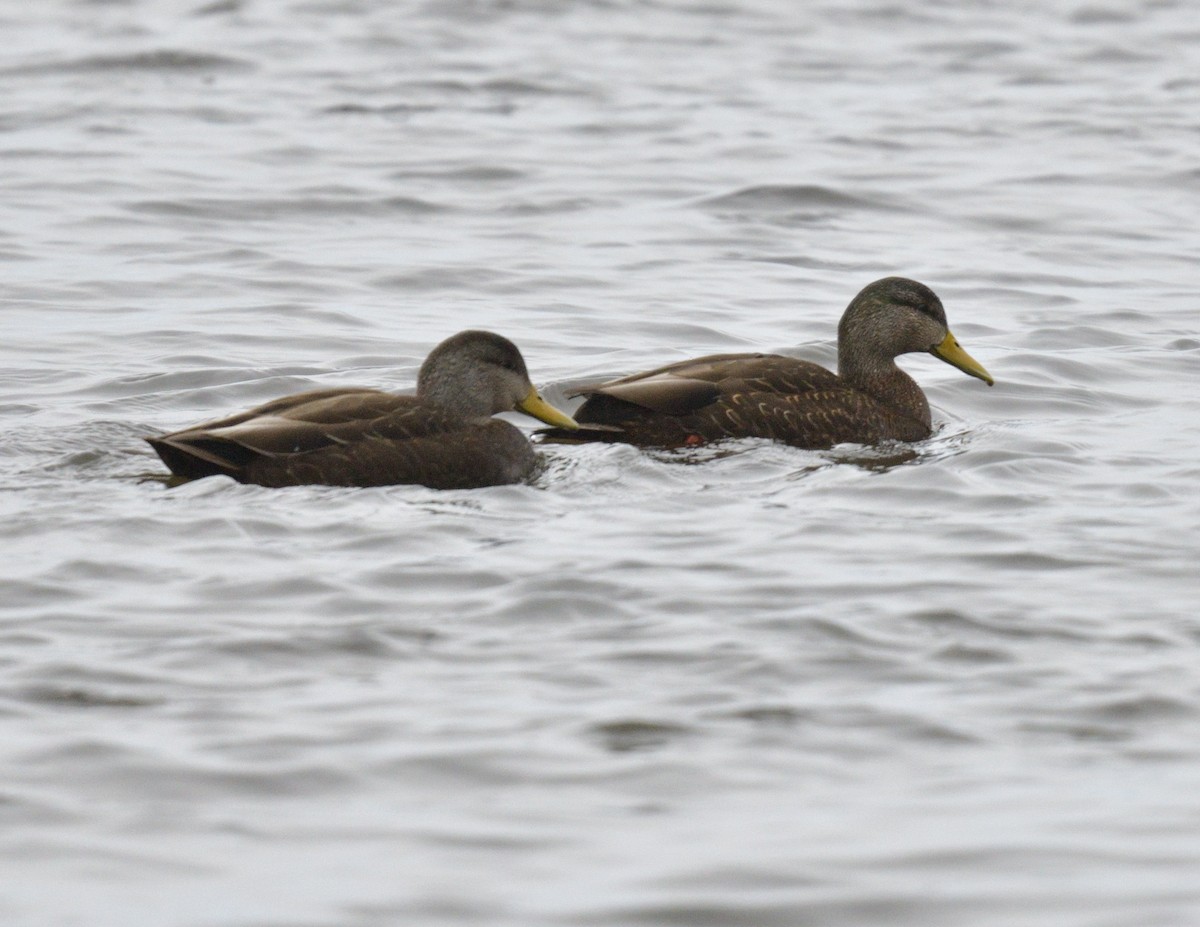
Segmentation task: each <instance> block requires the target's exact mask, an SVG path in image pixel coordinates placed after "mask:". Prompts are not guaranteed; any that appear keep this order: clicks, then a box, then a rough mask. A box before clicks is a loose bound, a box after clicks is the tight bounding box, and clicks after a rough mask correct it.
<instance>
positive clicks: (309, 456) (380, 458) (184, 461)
mask: <svg viewBox="0 0 1200 927" xmlns="http://www.w3.org/2000/svg"><path fill="white" fill-rule="evenodd" d="M514 409H515V410H517V411H520V412H524V413H525V414H526V415H531V416H533V417H534V418H536V419H540V420H541V421H543V422H546V423H547V424H549V425H554V426H556V427H558V428H560V429H563V430H568V431H569V430H571V429H573V428H574V427H575V422H574V420H573V419H572V418H571V417H570V416H569V415H566V414H565V413H563V412H560V411H559V410H558V409H556V408H554V407H553V406H551V405H550V404H549V403H547V402H546V401H545V400H543V399H542V397H541V396H539V395H538V392H537V390H536V389H535V388H534V386H533V384H532V383H530V381H529V373H528V372H527V371H526V369H525V361H524V359H523V358H522V357H521V352H520V351H518V350H517V347H516V345H514V344H513V343H512V342H511V341H509V340H508V339H507V338H502V337H500V336H499V335H495V334H492V333H491V332H482V331H464V332H459V333H458V334H457V335H454V336H452V337H450V338H447V339H446V340H445V341H443V342H442V343H441V344H439V345H438V346H437V347H436V348H434V349H433V351H432V352H431V353H430V355H429V357H427V358H426V359H425V363H423V364H422V365H421V370H420V372H419V373H418V374H417V393H416V395H415V396H398V395H395V394H393V393H385V392H381V391H379V390H374V389H354V388H341V389H337V388H335V389H321V390H314V391H312V392H308V393H299V394H297V395H295V396H285V397H283V398H282V399H276V400H274V401H273V402H268V403H265V404H264V405H261V406H258V407H256V408H254V409H251V410H249V411H248V412H242V413H241V414H239V415H233V416H230V417H229V418H224V419H220V420H219V421H215V422H207V423H205V424H203V425H196V426H194V427H192V428H185V429H183V430H182V431H176V432H173V433H171V434H166V435H162V436H160V437H155V438H147V439H146V440H147V441H149V442H150V446H151V447H153V448H154V450H155V451H157V452H158V456H159V457H161V458H162V460H163V463H165V464H166V465H167V466H168V467H169V468H170V470H171V472H172V473H173V474H175V475H176V476H177V477H181V478H183V479H185V480H188V479H198V478H200V477H204V476H213V475H215V474H224V475H226V476H231V477H233V478H234V479H235V480H237V481H238V482H239V483H256V484H258V485H260V486H299V485H304V484H323V485H327V486H387V485H391V484H394V483H420V484H422V485H424V486H430V487H433V488H434V489H470V488H474V487H477V486H495V485H499V484H503V483H516V482H519V481H521V480H523V479H526V478H527V477H528V476H530V475H531V473H532V472H533V471H534V469H535V467H536V463H537V454H536V453H535V451H534V450H533V447H532V446H531V445H530V443H529V441H528V439H527V438H526V437H525V435H524V434H523V433H522V432H521V430H520V429H518V428H516V427H515V426H513V425H512V424H510V423H509V422H506V421H503V420H501V419H494V418H491V416H492V415H494V414H495V413H497V412H508V411H512V410H514Z"/></svg>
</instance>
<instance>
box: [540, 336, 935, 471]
mask: <svg viewBox="0 0 1200 927" xmlns="http://www.w3.org/2000/svg"><path fill="white" fill-rule="evenodd" d="M577 395H583V396H586V397H587V399H586V401H585V402H584V404H583V406H582V407H580V409H579V410H578V411H577V412H576V413H575V418H576V420H577V421H578V422H579V424H580V427H581V431H579V432H574V433H571V432H562V433H559V432H555V431H550V432H548V433H549V434H550V435H552V436H554V437H556V438H562V439H564V440H581V439H582V440H592V441H621V442H628V443H631V444H637V445H640V446H643V447H650V446H657V447H680V446H686V445H694V444H702V443H705V442H708V441H716V440H719V439H721V438H731V437H757V438H770V439H774V440H777V441H783V442H785V443H787V444H792V445H795V446H797V447H808V448H821V447H831V446H833V445H834V444H840V443H843V442H862V443H869V442H873V441H878V440H881V439H882V438H883V437H887V436H889V434H888V431H889V425H888V422H887V417H888V415H889V414H890V413H889V411H888V410H887V409H886V408H885V407H884V406H882V405H881V404H880V403H879V402H878V401H877V400H875V399H874V398H873V397H871V396H869V395H867V394H865V393H863V392H860V391H859V390H856V389H854V388H853V387H851V386H849V385H848V384H846V383H845V381H843V380H842V379H841V378H840V377H839V376H838V375H837V374H835V373H833V372H832V371H829V370H826V369H825V368H824V367H822V366H820V365H819V364H814V363H812V362H811V361H805V360H799V359H797V358H794V357H786V356H784V355H779V354H714V355H709V356H707V357H699V358H696V359H694V360H687V361H681V362H678V363H675V364H669V365H667V366H664V367H659V368H656V369H654V370H648V371H645V372H643V373H638V374H634V375H633V376H629V377H622V378H621V379H618V380H611V381H609V382H607V383H601V384H599V385H597V386H594V387H588V388H586V389H583V390H580V391H579V392H578V393H577ZM923 436H924V435H919V436H918V437H923Z"/></svg>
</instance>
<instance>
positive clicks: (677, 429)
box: [543, 277, 993, 448]
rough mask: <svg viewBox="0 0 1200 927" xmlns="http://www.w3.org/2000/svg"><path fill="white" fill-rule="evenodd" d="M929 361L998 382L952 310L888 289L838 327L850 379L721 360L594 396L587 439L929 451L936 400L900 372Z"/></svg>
mask: <svg viewBox="0 0 1200 927" xmlns="http://www.w3.org/2000/svg"><path fill="white" fill-rule="evenodd" d="M922 351H924V352H928V353H930V354H932V355H934V356H935V357H938V358H940V359H942V360H944V361H945V362H946V363H948V364H951V365H952V366H954V367H957V368H958V369H959V370H961V371H963V372H964V373H967V374H970V375H971V376H973V377H978V378H979V379H981V380H983V381H984V382H985V383H987V384H988V385H989V386H991V385H992V383H993V380H992V377H991V375H990V374H989V373H988V372H987V371H986V370H985V369H984V368H983V367H982V365H980V364H979V363H978V362H977V361H975V360H974V359H973V358H972V357H971V356H970V355H969V354H967V352H966V351H964V350H963V349H962V348H961V347H959V344H958V341H957V340H956V339H955V338H954V336H953V335H952V334H951V333H950V329H949V327H948V326H947V324H946V313H945V310H944V309H943V308H942V302H941V300H940V299H938V298H937V296H936V295H935V294H934V292H933V291H932V290H931V289H929V287H927V286H925V285H924V284H921V283H917V282H916V281H915V280H908V279H905V278H904V277H886V278H884V279H883V280H876V281H875V282H874V283H872V284H870V285H869V286H867V287H866V288H864V289H863V290H862V292H860V293H859V294H858V295H857V296H855V297H854V299H853V300H852V301H851V303H850V305H849V306H848V307H847V308H846V311H845V313H844V314H843V315H842V320H841V322H840V323H839V324H838V372H837V373H833V372H831V371H829V370H826V369H825V368H824V367H821V366H819V365H818V364H814V363H812V362H810V361H804V360H798V359H796V358H793V357H784V356H781V355H778V354H713V355H709V356H707V357H698V358H696V359H694V360H687V361H681V362H679V363H675V364H668V365H667V366H665V367H658V368H656V369H654V370H648V371H645V372H644V373H637V374H634V375H632V376H628V377H623V378H621V379H619V380H612V381H609V382H607V383H602V384H599V385H597V386H591V387H587V388H585V389H582V390H579V391H578V392H576V393H574V394H573V395H575V396H586V397H587V399H586V401H585V402H584V404H583V405H582V406H581V407H580V408H579V410H578V411H577V412H576V413H575V418H576V420H577V421H578V423H579V430H575V431H566V430H563V429H557V428H551V429H545V430H544V431H543V434H547V435H550V436H552V437H555V438H563V439H570V440H576V441H610V442H612V441H616V442H624V443H628V444H636V445H639V446H642V447H684V446H688V445H697V444H704V443H706V442H709V441H716V440H719V439H721V438H748V437H752V438H772V439H774V440H776V441H782V442H784V443H787V444H791V445H795V446H796V447H805V448H827V447H832V446H833V445H835V444H842V443H857V444H877V443H879V442H882V441H917V440H920V439H922V438H927V437H928V436H929V435H930V433H931V429H932V423H931V419H930V414H929V402H928V400H926V398H925V394H924V392H922V391H921V387H919V386H918V385H917V383H916V381H914V380H913V378H912V377H910V376H909V375H908V374H906V373H905V372H904V371H903V370H901V369H900V368H899V367H897V366H896V361H895V359H896V357H897V356H898V355H900V354H909V353H913V352H922Z"/></svg>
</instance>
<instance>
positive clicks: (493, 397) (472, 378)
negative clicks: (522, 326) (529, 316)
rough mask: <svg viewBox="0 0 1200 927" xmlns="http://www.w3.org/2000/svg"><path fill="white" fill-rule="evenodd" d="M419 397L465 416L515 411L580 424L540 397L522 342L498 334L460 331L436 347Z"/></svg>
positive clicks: (425, 369)
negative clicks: (519, 343)
mask: <svg viewBox="0 0 1200 927" xmlns="http://www.w3.org/2000/svg"><path fill="white" fill-rule="evenodd" d="M417 396H418V398H420V399H423V400H426V401H427V402H432V403H436V404H437V405H440V406H443V407H445V408H447V409H450V410H452V411H454V412H455V413H456V414H458V415H461V416H463V417H464V418H486V417H488V416H490V415H495V414H496V413H497V412H511V411H514V410H516V411H520V412H524V413H525V414H526V415H530V416H533V417H534V418H536V419H540V420H541V421H543V422H546V423H547V424H549V425H557V426H558V427H560V428H577V427H578V426H577V425H576V424H575V421H574V420H573V419H572V418H571V417H570V416H568V415H566V414H565V413H563V412H560V411H559V410H558V409H555V408H554V407H553V406H551V405H550V404H549V403H547V402H546V401H545V400H544V399H542V398H541V396H539V395H538V391H537V389H535V388H534V386H533V384H532V383H531V382H530V380H529V372H528V370H526V368H525V359H524V358H523V357H522V356H521V352H520V351H519V350H517V346H516V345H515V344H513V343H512V342H511V341H509V340H508V339H507V338H504V337H502V336H501V335H497V334H494V333H493V332H485V331H475V330H469V331H463V332H459V333H458V334H457V335H452V336H450V337H449V338H447V339H446V340H445V341H443V342H442V343H441V344H439V345H438V346H437V347H436V348H434V349H433V350H432V351H431V352H430V353H429V356H428V357H427V358H425V363H423V364H422V365H421V370H420V372H419V373H418V374H417Z"/></svg>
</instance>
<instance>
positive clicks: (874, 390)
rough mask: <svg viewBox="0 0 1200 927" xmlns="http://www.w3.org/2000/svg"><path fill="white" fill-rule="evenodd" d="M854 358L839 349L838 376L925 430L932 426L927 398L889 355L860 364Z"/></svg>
mask: <svg viewBox="0 0 1200 927" xmlns="http://www.w3.org/2000/svg"><path fill="white" fill-rule="evenodd" d="M857 360H858V359H857V358H856V357H854V356H853V355H849V356H848V355H846V354H845V353H843V352H841V351H839V352H838V376H840V377H841V378H842V379H843V380H845V381H846V382H847V383H849V384H850V385H851V386H853V387H854V388H855V389H857V390H861V391H862V392H864V393H866V394H867V395H869V396H871V398H873V399H875V400H876V401H878V402H881V403H883V404H884V405H886V406H890V407H891V408H893V409H895V410H896V411H898V412H900V413H902V414H903V415H905V416H906V417H908V418H911V419H913V420H914V421H916V422H919V423H920V424H921V425H922V426H923V427H924V428H925V430H926V431H928V430H929V429H930V428H932V426H933V418H932V416H931V415H930V414H929V400H928V399H926V398H925V393H924V391H923V390H922V389H921V387H919V386H918V385H917V381H916V380H914V379H913V378H912V377H910V376H909V375H908V374H907V373H905V372H904V371H903V370H901V369H900V368H899V367H897V366H896V363H895V361H893V360H891V359H890V358H889V359H888V360H886V361H885V362H882V363H874V364H862V363H858V362H857Z"/></svg>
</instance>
